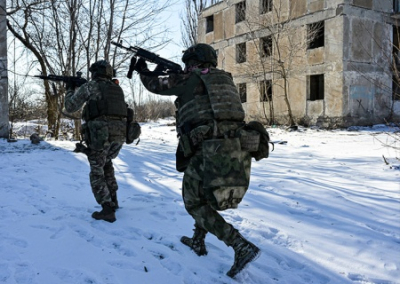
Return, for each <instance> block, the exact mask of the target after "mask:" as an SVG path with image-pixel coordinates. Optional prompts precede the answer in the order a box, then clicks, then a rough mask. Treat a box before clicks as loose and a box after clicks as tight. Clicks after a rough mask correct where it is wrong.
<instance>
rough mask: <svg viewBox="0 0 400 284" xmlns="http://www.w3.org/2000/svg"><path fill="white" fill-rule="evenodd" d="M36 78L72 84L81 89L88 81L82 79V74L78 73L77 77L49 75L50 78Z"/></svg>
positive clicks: (40, 76)
mask: <svg viewBox="0 0 400 284" xmlns="http://www.w3.org/2000/svg"><path fill="white" fill-rule="evenodd" d="M35 77H38V78H40V79H42V80H49V81H55V82H64V83H72V84H74V85H75V86H76V87H80V86H82V85H83V84H85V83H86V82H87V80H86V79H85V78H82V72H76V77H75V76H59V75H49V76H43V75H35Z"/></svg>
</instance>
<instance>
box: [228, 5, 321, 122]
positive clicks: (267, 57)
mask: <svg viewBox="0 0 400 284" xmlns="http://www.w3.org/2000/svg"><path fill="white" fill-rule="evenodd" d="M247 3H249V2H247ZM266 3H269V5H268V6H265V7H259V6H258V4H257V5H254V2H250V3H249V4H250V5H248V6H247V7H246V6H244V7H243V8H242V13H243V14H240V10H239V12H238V13H239V14H237V16H236V17H238V18H239V19H240V18H241V17H242V19H243V22H244V23H245V25H246V27H247V28H248V30H249V32H248V35H249V37H250V41H249V42H250V45H252V47H253V48H254V49H255V50H256V56H254V57H249V59H248V60H244V61H243V62H244V66H245V68H246V69H245V74H246V75H245V76H247V77H248V78H250V79H251V80H252V81H253V82H255V83H256V84H257V88H258V89H259V92H260V96H261V97H260V101H261V102H262V103H261V104H262V106H263V107H262V111H263V115H264V117H265V119H266V120H267V123H269V124H275V123H276V118H275V107H274V100H273V99H272V89H273V88H274V89H281V92H279V93H281V94H282V96H283V101H284V102H285V105H286V107H287V113H288V123H289V124H290V125H295V124H296V121H295V118H294V115H293V112H292V106H291V102H290V92H291V90H290V87H291V85H290V81H291V80H290V79H291V78H293V77H294V76H295V74H296V73H298V72H299V71H300V69H301V68H303V67H302V66H304V64H298V63H299V62H301V60H302V58H304V55H305V52H306V50H307V48H308V46H309V44H310V42H312V41H313V40H314V39H315V38H316V37H317V36H318V33H319V31H320V29H321V25H318V24H316V25H314V26H311V27H309V28H308V30H305V28H304V27H302V26H301V25H299V24H297V23H296V21H295V18H294V17H293V16H292V15H291V14H290V13H289V9H288V7H286V6H284V5H283V4H284V2H283V1H269V2H266ZM272 3H273V4H272ZM291 5H295V2H293V3H292V4H291ZM292 9H293V7H292ZM245 53H246V49H245V47H244V49H243V50H241V49H240V48H239V49H237V56H239V58H236V60H239V61H240V60H241V58H240V57H241V56H245ZM266 107H267V108H266Z"/></svg>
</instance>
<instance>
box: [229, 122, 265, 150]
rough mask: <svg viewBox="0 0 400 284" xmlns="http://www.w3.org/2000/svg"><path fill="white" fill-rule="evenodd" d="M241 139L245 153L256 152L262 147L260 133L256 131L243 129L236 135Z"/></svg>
mask: <svg viewBox="0 0 400 284" xmlns="http://www.w3.org/2000/svg"><path fill="white" fill-rule="evenodd" d="M235 135H236V136H237V137H239V139H240V146H241V148H242V150H243V151H247V152H256V151H258V148H259V145H260V133H259V132H257V131H255V130H248V129H246V127H241V128H239V129H238V130H237V131H236V134H235Z"/></svg>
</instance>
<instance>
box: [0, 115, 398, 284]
mask: <svg viewBox="0 0 400 284" xmlns="http://www.w3.org/2000/svg"><path fill="white" fill-rule="evenodd" d="M170 122H172V120H169V119H165V120H159V121H157V122H149V123H143V124H142V136H141V140H140V143H139V144H138V145H134V144H131V145H124V147H123V149H122V151H121V153H120V155H119V156H118V158H117V159H115V160H114V164H115V172H116V177H117V180H118V183H119V191H118V194H119V203H120V207H121V208H120V209H119V210H118V211H117V213H116V216H117V221H116V222H114V223H108V222H104V221H96V220H94V219H92V218H91V213H92V212H93V211H96V210H99V209H100V206H99V205H97V203H96V202H95V200H94V197H93V195H92V193H91V190H90V185H89V177H88V174H89V166H88V162H87V160H86V157H85V156H84V155H83V154H79V153H74V152H72V150H73V149H74V144H75V142H73V141H42V142H40V144H38V145H34V144H31V143H30V141H29V138H27V139H21V140H18V141H17V142H15V143H7V142H6V141H5V140H0V157H1V158H0V161H1V162H0V184H1V186H0V193H1V200H2V202H0V216H1V218H0V255H1V258H0V283H7V284H11V283H18V284H20V283H29V284H35V283H40V284H47V283H71V284H72V283H73V284H76V283H92V284H103V283H110V284H111V283H112V284H118V283H122V284H125V283H140V284H141V283H188V284H189V283H190V284H193V283H215V284H217V283H246V284H247V283H258V284H265V283H286V284H302V283H340V284H341V283H364V284H365V283H375V284H378V283H379V284H389V283H390V284H393V283H400V257H399V256H400V170H399V166H398V164H399V161H398V160H396V157H397V158H398V157H399V152H398V151H395V150H394V149H393V148H388V147H385V146H383V145H382V143H381V141H388V139H392V138H390V137H391V136H388V135H387V133H386V132H388V131H394V129H393V128H390V127H387V126H378V127H374V128H357V127H353V128H352V129H350V130H352V131H349V130H334V131H328V130H320V129H312V128H307V129H305V128H300V129H299V130H298V131H286V130H285V129H283V128H269V129H268V131H269V132H270V135H271V139H272V140H273V141H275V142H276V143H275V150H274V151H273V152H272V153H271V154H270V157H269V158H268V159H264V160H262V161H259V162H255V161H254V160H253V167H252V175H251V183H250V188H249V190H248V192H247V194H246V196H245V198H244V200H243V201H242V203H241V204H240V205H239V208H238V209H236V210H227V211H224V212H222V213H221V214H222V215H223V216H224V218H225V219H226V220H227V221H228V222H230V223H231V224H233V225H234V226H235V227H236V228H237V229H239V231H240V232H241V233H242V235H243V236H245V237H246V238H247V239H248V240H250V241H251V242H253V243H254V244H256V245H257V246H258V247H259V248H260V249H261V251H262V254H261V256H260V257H259V258H258V259H257V260H256V261H254V262H252V263H250V265H249V266H248V267H247V268H246V269H245V270H244V271H243V272H241V273H240V274H239V275H238V276H237V278H236V279H231V278H229V277H228V276H226V275H225V273H226V272H227V271H228V270H229V268H230V266H231V265H232V264H233V257H234V253H233V250H232V248H230V247H227V246H226V245H225V244H224V243H223V242H221V241H219V240H218V239H217V238H216V237H215V236H212V235H210V234H208V235H207V238H206V245H207V248H208V255H207V256H202V257H198V256H197V255H196V254H195V253H193V252H192V251H191V250H190V249H189V248H188V247H186V246H184V245H183V244H181V243H180V241H179V240H180V237H181V236H182V235H187V236H191V235H192V233H193V231H192V229H193V220H192V218H191V217H190V216H189V215H188V214H187V213H186V211H185V208H184V205H183V202H182V198H181V180H182V174H181V173H178V172H176V170H175V148H176V144H177V139H176V132H175V130H174V126H169V123H170ZM28 137H29V136H28ZM285 141H286V143H285ZM388 142H392V141H388ZM397 143H398V141H397ZM382 156H384V157H385V158H386V159H387V161H389V164H388V165H387V164H386V163H384V160H383V157H382Z"/></svg>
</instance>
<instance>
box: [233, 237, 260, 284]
mask: <svg viewBox="0 0 400 284" xmlns="http://www.w3.org/2000/svg"><path fill="white" fill-rule="evenodd" d="M231 246H232V247H233V249H234V250H235V262H234V263H233V265H232V267H231V269H230V270H229V271H228V272H227V273H226V275H228V276H229V277H231V278H234V277H235V276H236V275H237V274H238V273H239V272H240V271H242V270H243V269H244V268H245V267H246V265H247V264H249V263H250V262H251V261H253V260H256V259H257V258H258V257H259V256H260V254H261V252H260V249H259V248H258V247H256V246H255V245H254V244H252V243H251V242H249V241H248V240H246V239H245V238H244V237H243V236H242V235H241V234H239V233H238V235H237V237H236V238H235V240H234V241H233V243H232V245H231Z"/></svg>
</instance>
